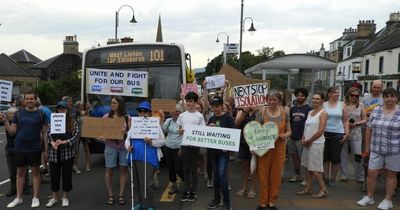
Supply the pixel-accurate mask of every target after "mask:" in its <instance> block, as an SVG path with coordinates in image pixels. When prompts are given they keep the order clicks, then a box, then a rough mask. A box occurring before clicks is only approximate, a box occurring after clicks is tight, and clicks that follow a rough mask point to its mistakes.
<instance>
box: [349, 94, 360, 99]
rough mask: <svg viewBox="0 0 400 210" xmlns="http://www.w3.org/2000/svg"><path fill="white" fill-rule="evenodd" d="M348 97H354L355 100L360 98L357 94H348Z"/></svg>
mask: <svg viewBox="0 0 400 210" xmlns="http://www.w3.org/2000/svg"><path fill="white" fill-rule="evenodd" d="M350 96H351V97H356V98H358V97H360V95H358V94H350Z"/></svg>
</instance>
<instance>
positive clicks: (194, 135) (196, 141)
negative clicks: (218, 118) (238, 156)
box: [182, 125, 241, 152]
mask: <svg viewBox="0 0 400 210" xmlns="http://www.w3.org/2000/svg"><path fill="white" fill-rule="evenodd" d="M240 132H241V130H240V129H232V128H221V127H209V126H200V125H187V126H185V132H184V133H183V139H182V145H192V146H198V147H206V148H214V149H221V150H228V151H235V152H238V151H239V144H240Z"/></svg>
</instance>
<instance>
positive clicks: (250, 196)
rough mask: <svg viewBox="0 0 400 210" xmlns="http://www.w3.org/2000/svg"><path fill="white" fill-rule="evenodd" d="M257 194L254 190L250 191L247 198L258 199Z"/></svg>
mask: <svg viewBox="0 0 400 210" xmlns="http://www.w3.org/2000/svg"><path fill="white" fill-rule="evenodd" d="M256 194H257V193H256V192H254V191H253V190H250V191H249V193H247V198H250V199H253V198H255V197H256Z"/></svg>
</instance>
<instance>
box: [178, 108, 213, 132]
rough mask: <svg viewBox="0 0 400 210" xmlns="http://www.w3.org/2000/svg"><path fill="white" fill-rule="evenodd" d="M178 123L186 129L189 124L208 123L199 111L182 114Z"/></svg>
mask: <svg viewBox="0 0 400 210" xmlns="http://www.w3.org/2000/svg"><path fill="white" fill-rule="evenodd" d="M176 123H177V124H178V125H179V126H180V127H182V128H183V130H185V126H187V125H206V122H205V121H204V117H203V115H202V114H200V113H199V112H197V111H196V112H188V111H185V112H184V113H182V114H180V115H179V117H178V120H177V121H176Z"/></svg>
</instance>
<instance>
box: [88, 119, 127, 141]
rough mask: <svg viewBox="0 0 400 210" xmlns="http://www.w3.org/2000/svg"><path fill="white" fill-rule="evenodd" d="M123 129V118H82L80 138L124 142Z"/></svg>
mask: <svg viewBox="0 0 400 210" xmlns="http://www.w3.org/2000/svg"><path fill="white" fill-rule="evenodd" d="M124 129H125V119H124V118H100V117H83V118H82V134H81V136H82V137H88V138H98V139H100V140H104V139H116V140H125V139H124V133H123V130H124Z"/></svg>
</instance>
